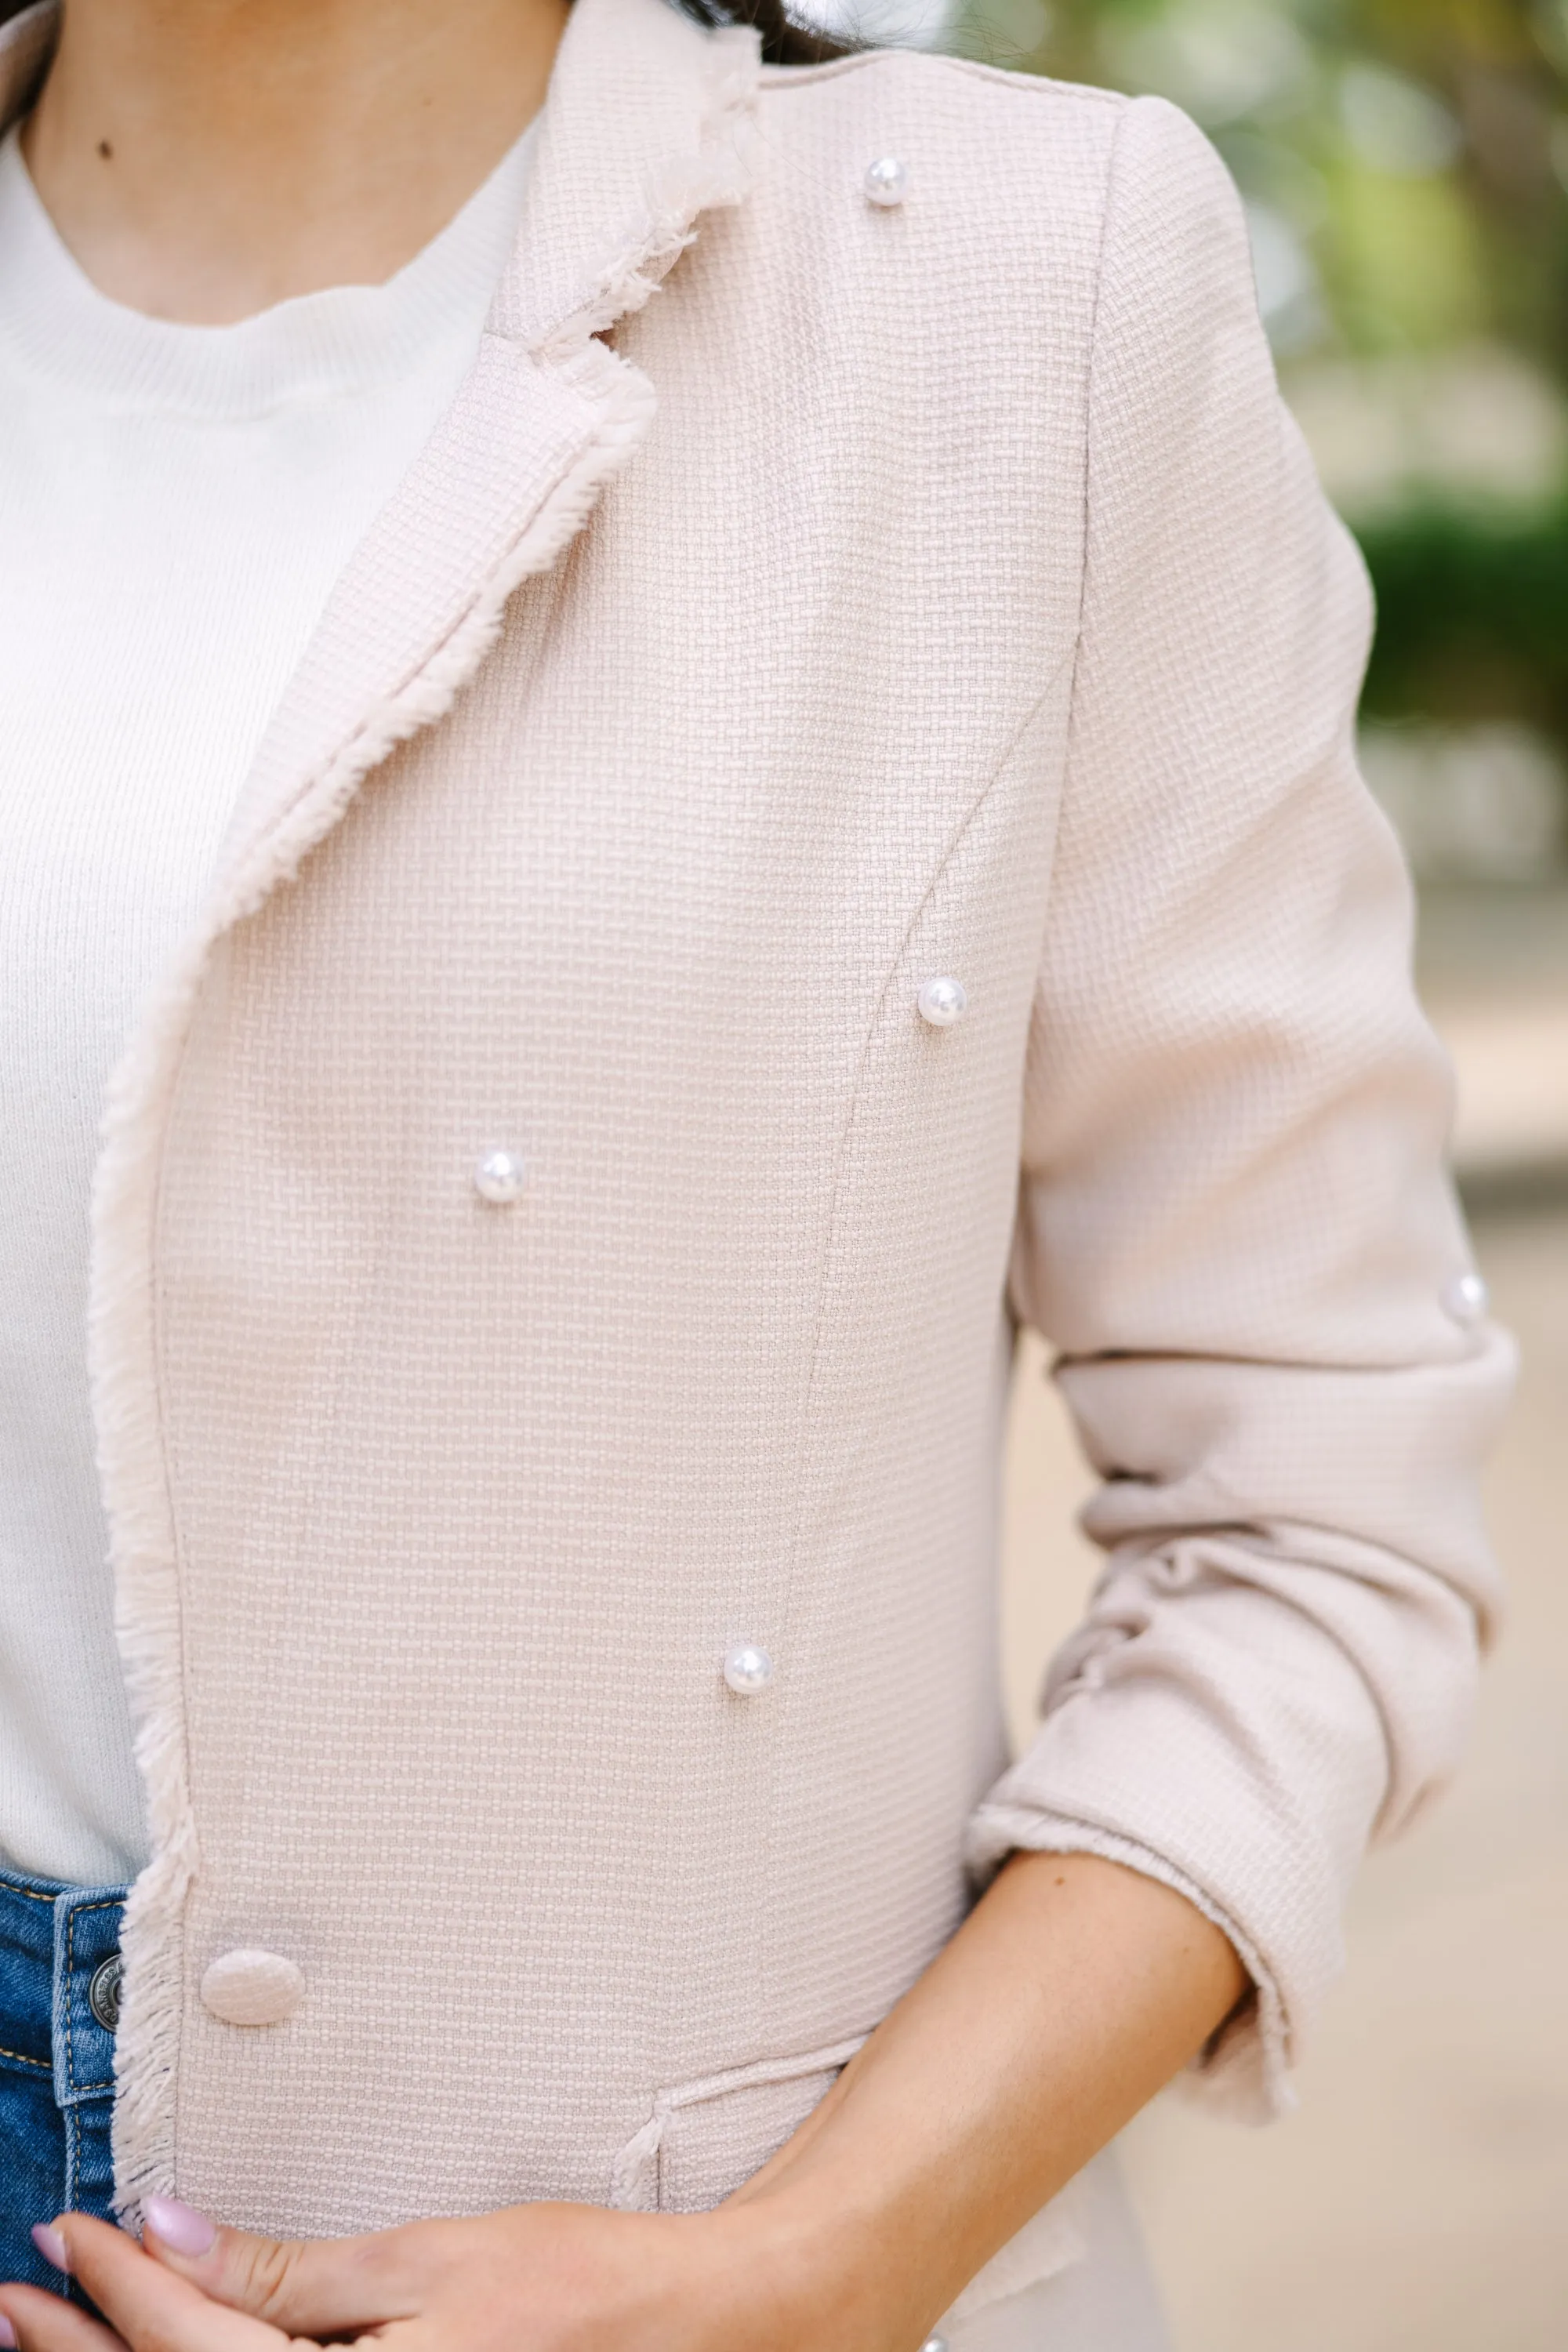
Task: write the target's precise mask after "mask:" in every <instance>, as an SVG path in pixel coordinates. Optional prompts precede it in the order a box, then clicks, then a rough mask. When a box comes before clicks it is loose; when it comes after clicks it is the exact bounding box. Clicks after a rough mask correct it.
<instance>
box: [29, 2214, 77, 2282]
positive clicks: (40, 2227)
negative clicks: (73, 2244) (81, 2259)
mask: <svg viewBox="0 0 1568 2352" xmlns="http://www.w3.org/2000/svg"><path fill="white" fill-rule="evenodd" d="M33 2243H34V2245H35V2246H37V2250H38V2252H39V2253H40V2254H42V2256H43V2258H44V2260H45V2262H47V2263H53V2264H54V2266H55V2268H56V2270H58V2271H64V2273H65V2274H66V2276H67V2278H69V2276H70V2267H71V2258H70V2256H69V2254H68V2252H66V2242H65V2240H64V2239H63V2238H62V2237H61V2235H60V2233H59V2231H58V2230H57V2229H54V2228H53V2227H51V2225H50V2224H49V2223H48V2222H47V2221H35V2222H34V2224H33Z"/></svg>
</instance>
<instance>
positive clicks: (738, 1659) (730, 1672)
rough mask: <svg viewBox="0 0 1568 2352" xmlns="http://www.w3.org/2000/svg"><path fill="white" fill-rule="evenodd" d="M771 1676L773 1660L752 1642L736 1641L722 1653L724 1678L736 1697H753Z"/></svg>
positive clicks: (768, 1682) (764, 1686) (769, 1680)
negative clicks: (729, 1648) (732, 1646)
mask: <svg viewBox="0 0 1568 2352" xmlns="http://www.w3.org/2000/svg"><path fill="white" fill-rule="evenodd" d="M724 1680H725V1681H726V1682H727V1683H728V1684H729V1685H730V1688H731V1690H732V1691H733V1692H734V1693H735V1696H737V1698H755V1697H756V1696H757V1693H758V1692H759V1691H765V1690H766V1688H767V1686H768V1685H769V1684H770V1683H771V1682H772V1680H773V1660H772V1659H771V1658H770V1657H769V1655H768V1654H767V1652H766V1651H765V1650H759V1649H758V1648H757V1646H756V1644H755V1643H754V1642H737V1643H736V1644H735V1646H734V1648H733V1649H732V1650H726V1651H725V1653H724Z"/></svg>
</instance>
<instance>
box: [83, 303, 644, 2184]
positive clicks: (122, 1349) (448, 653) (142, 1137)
mask: <svg viewBox="0 0 1568 2352" xmlns="http://www.w3.org/2000/svg"><path fill="white" fill-rule="evenodd" d="M595 357H596V362H597V371H596V372H597V373H599V396H600V398H601V399H602V401H603V403H604V413H603V415H602V416H601V418H600V421H599V423H598V425H597V426H596V428H595V433H594V436H593V439H592V441H591V442H590V444H589V446H588V447H587V448H586V449H585V450H584V453H583V455H582V457H580V459H579V460H578V462H577V464H576V465H575V466H574V467H573V469H572V470H571V471H570V472H569V473H568V474H567V475H566V476H565V477H564V478H563V480H562V481H561V483H560V484H559V485H558V487H557V488H556V489H555V490H554V492H553V493H552V496H551V497H550V498H549V499H547V500H546V502H545V504H544V506H543V507H542V509H540V511H539V513H538V515H537V516H536V517H535V519H534V520H533V522H532V524H531V526H530V528H529V529H528V530H526V531H525V532H524V533H523V535H522V537H521V539H520V540H519V541H518V543H517V545H516V546H515V548H514V549H513V550H512V551H511V553H510V556H509V557H508V559H507V560H506V562H504V563H503V564H502V565H501V566H500V568H499V569H498V570H497V572H495V573H494V574H493V575H492V576H491V578H490V580H489V583H487V585H486V587H485V590H484V592H483V593H482V595H481V596H480V597H479V600H478V601H477V602H476V604H474V606H473V607H472V609H471V610H470V612H469V613H468V615H467V616H466V618H465V619H464V621H463V622H462V623H461V625H459V626H458V628H457V629H456V630H455V631H454V632H453V634H452V635H451V636H450V637H449V638H448V639H447V643H446V644H445V645H444V646H441V647H440V648H439V649H438V650H437V652H436V653H435V654H434V655H433V656H431V658H430V659H429V660H428V661H427V662H426V663H425V664H424V665H423V667H421V668H420V669H419V671H418V672H417V673H416V675H415V676H414V677H411V678H410V679H409V680H408V681H407V683H406V684H405V686H404V687H403V688H400V689H399V690H398V692H397V693H396V694H395V695H393V696H391V697H389V698H387V700H386V701H385V702H384V703H383V704H382V705H381V706H380V707H379V708H378V709H375V710H374V711H373V712H371V713H370V715H369V716H368V717H367V719H366V720H365V722H364V724H363V726H362V727H361V729H360V730H359V731H358V732H357V733H356V734H355V736H354V737H353V740H351V741H350V742H349V743H347V744H345V745H344V747H343V748H342V751H340V752H339V753H338V754H337V756H336V757H335V758H334V759H333V760H332V761H331V762H330V763H329V765H328V766H327V767H326V768H325V769H323V770H322V771H321V772H320V773H319V774H318V775H316V776H315V777H313V778H312V779H311V780H310V782H309V783H308V784H307V786H306V787H305V789H304V790H303V791H302V792H301V793H300V795H299V797H298V799H297V800H296V801H295V803H293V805H292V807H291V808H290V810H289V813H288V814H287V815H286V816H285V817H284V818H283V820H282V822H281V823H280V824H278V825H276V826H274V827H273V828H272V829H271V830H270V831H269V832H268V834H267V835H266V836H265V838H264V839H263V840H262V841H261V842H259V843H258V845H256V848H255V851H254V853H253V856H252V858H251V859H249V860H247V861H244V862H242V864H241V866H240V867H239V868H238V869H237V871H236V872H235V874H234V875H233V876H232V877H231V878H230V880H229V881H228V883H227V885H226V887H224V888H223V889H222V890H221V891H220V893H219V894H218V895H217V897H216V898H215V900H214V901H213V903H212V904H211V905H210V906H209V907H208V908H207V910H206V913H205V918H204V920H203V924H202V928H201V929H200V931H199V932H198V933H197V934H195V937H194V938H193V939H192V940H190V941H189V942H188V943H187V945H186V947H185V948H184V950H183V951H182V953H181V954H180V956H179V958H178V959H177V961H176V962H175V964H174V967H173V968H172V969H171V970H170V971H169V972H168V973H167V975H166V976H165V980H164V982H163V987H162V988H161V990H160V991H159V992H158V995H157V998H156V999H155V1001H154V1003H153V1006H152V1008H151V1010H150V1011H149V1013H148V1014H147V1016H146V1017H145V1019H144V1020H143V1022H142V1025H141V1028H140V1029H139V1031H138V1033H137V1034H136V1036H135V1038H134V1040H133V1042H132V1047H131V1049H130V1051H129V1053H128V1054H127V1055H126V1056H125V1058H124V1059H123V1060H122V1061H121V1065H120V1066H119V1068H118V1070H117V1071H116V1073H115V1076H114V1078H113V1080H112V1082H111V1086H110V1100H109V1108H108V1113H107V1117H106V1119H105V1123H104V1140H103V1150H102V1154H101V1157H100V1161H99V1166H98V1171H97V1176H96V1179H95V1182H94V1190H93V1244H94V1295H93V1305H92V1310H91V1316H90V1321H89V1339H90V1352H91V1359H92V1372H93V1390H94V1406H95V1412H96V1416H97V1423H98V1429H99V1467H100V1476H101V1479H102V1485H103V1491H104V1496H105V1501H106V1504H107V1506H108V1510H109V1517H110V1527H111V1528H112V1530H113V1535H112V1542H111V1559H112V1562H113V1568H114V1574H115V1580H116V1593H117V1601H116V1609H117V1622H118V1629H119V1638H120V1645H121V1658H122V1662H123V1664H124V1669H125V1675H126V1680H127V1684H128V1686H129V1689H130V1692H131V1696H132V1706H133V1707H134V1710H135V1713H136V1717H137V1719H138V1722H139V1723H140V1725H141V1730H140V1732H139V1735H138V1739H137V1759H138V1762H139V1764H140V1766H141V1769H142V1777H143V1780H144V1782H145V1786H146V1790H147V1799H148V1811H149V1827H150V1831H151V1835H152V1842H153V1861H152V1863H151V1864H149V1866H148V1867H147V1869H146V1870H145V1871H144V1872H143V1873H142V1875H141V1877H140V1878H138V1880H137V1881H136V1884H135V1885H134V1887H133V1888H132V1893H131V1895H130V1899H129V1901H128V1903H127V1906H126V1911H125V1921H124V1932H123V1947H122V1948H123V1950H124V1954H125V1964H126V1968H125V1985H126V2002H125V2011H124V2015H123V2018H122V2020H121V2027H120V2031H119V2033H118V2036H117V2038H116V2043H115V2075H116V2083H117V2098H116V2105H115V2116H114V2158H115V2175H116V2196H115V2202H116V2206H117V2209H118V2210H120V2211H121V2214H122V2215H124V2216H125V2217H126V2218H127V2219H128V2220H129V2221H132V2222H134V2221H135V2219H136V2216H137V2214H138V2213H139V2210H140V2208H141V2207H142V2204H143V2202H144V2201H145V2200H146V2199H147V2198H148V2197H149V2196H152V2195H155V2194H163V2195H167V2194H169V2193H171V2192H172V2191H173V2190H174V2187H175V2185H176V2183H175V2179H174V2098H175V2081H174V2077H175V2067H176V2063H177V2060H178V2055H179V2042H180V2032H181V2021H182V2012H183V2008H184V1933H183V1930H184V1909H185V1904H186V1900H187V1897H188V1895H189V1892H190V1887H191V1883H192V1880H193V1878H194V1876H195V1869H196V1863H197V1843H196V1830H195V1818H194V1815H193V1812H192V1809H191V1800H190V1787H189V1778H188V1769H187V1758H186V1748H185V1717H184V1688H183V1676H184V1635H183V1627H182V1623H181V1612H180V1593H179V1578H178V1567H177V1560H176V1553H175V1540H174V1523H173V1518H172V1509H171V1499H170V1491H169V1483H168V1479H167V1475H166V1468H165V1463H164V1456H163V1429H162V1417H161V1412H160V1408H159V1393H158V1363H157V1328H156V1301H155V1298H154V1296H153V1284H152V1267H153V1225H154V1221H155V1218H156V1213H157V1193H158V1176H159V1160H160V1155H161V1152H162V1148H163V1134H164V1130H165V1128H166V1124H167V1120H168V1116H169V1112H170V1108H171V1106H172V1102H173V1098H174V1089H175V1086H176V1084H177V1081H178V1076H179V1069H180V1064H181V1059H182V1055H183V1051H184V1043H185V1039H186V1036H187V1034H188V1032H189V1027H190V1023H191V1019H192V1015H193V1013H194V1011H195V1001H196V995H197V992H198V990H199V988H200V984H201V981H202V977H203V974H204V972H205V968H206V964H207V961H208V958H209V957H210V955H211V952H212V950H213V948H214V946H215V945H216V942H217V940H219V939H220V938H221V937H222V936H223V934H224V933H225V932H226V930H227V929H230V927H231V926H232V925H233V924H235V923H236V922H238V921H240V920H241V919H244V918H245V917H246V916H247V915H250V914H254V913H255V912H256V911H257V909H258V908H259V907H260V906H261V905H262V904H263V902H264V901H265V900H266V898H268V896H269V895H270V893H271V892H272V891H273V890H274V889H275V888H277V887H279V884H281V883H284V882H287V881H289V880H292V879H293V878H294V877H295V876H296V875H297V874H298V873H299V870H300V866H301V865H302V863H303V861H304V859H305V858H306V856H308V855H309V854H310V851H311V850H312V849H313V848H315V847H316V846H317V845H318V844H319V843H320V842H321V841H322V840H323V839H324V838H325V837H326V835H328V834H329V833H330V832H331V830H332V828H333V827H334V826H335V825H336V824H338V822H339V821H340V819H341V818H342V815H343V814H344V813H345V811H346V810H347V808H348V807H349V804H350V803H351V802H352V801H353V796H354V794H355V793H356V792H357V791H358V789H359V787H360V784H361V783H362V782H363V780H364V778H365V777H366V776H367V775H368V774H370V773H371V772H372V771H373V770H374V768H376V767H378V766H379V765H380V764H381V762H382V761H384V759H385V758H386V757H387V755H388V753H389V752H390V751H393V750H394V749H395V746H396V745H397V744H399V743H401V742H404V741H406V740H408V738H410V737H411V736H413V735H416V734H417V733H418V732H419V731H420V730H422V729H424V728H426V727H429V726H432V725H434V724H435V723H436V722H437V720H438V719H442V718H444V717H445V715H446V713H447V711H448V710H449V709H450V708H451V706H452V704H453V702H454V700H455V699H456V698H457V696H458V692H459V691H460V689H461V688H463V687H464V686H465V685H466V684H467V682H468V679H469V678H470V677H473V675H474V673H475V671H476V670H477V669H478V668H479V665H480V663H481V662H482V661H483V660H484V658H485V656H486V655H487V654H488V653H489V650H490V648H491V646H493V645H494V644H495V642H496V639H497V638H498V637H499V635H500V631H501V628H502V625H503V624H504V620H505V613H506V605H507V600H508V599H509V597H510V595H511V594H512V593H513V591H514V590H515V589H516V588H517V587H518V586H519V585H520V584H521V583H522V582H523V581H524V580H526V579H528V578H530V577H531V576H532V575H534V574H535V573H538V572H545V571H548V570H549V568H550V567H551V565H552V563H553V562H555V560H556V558H557V557H558V556H559V555H560V554H561V553H562V552H563V550H564V549H565V548H566V547H567V546H568V545H569V544H570V542H571V541H572V540H573V539H574V537H575V535H576V533H577V532H578V531H579V530H582V528H583V526H584V523H585V522H586V520H587V519H588V517H589V515H590V513H591V512H592V510H593V508H594V506H595V502H596V500H597V499H598V498H599V495H600V493H601V491H602V490H603V488H604V487H605V483H606V481H608V479H609V478H610V477H611V476H612V475H613V474H614V473H615V472H616V470H617V469H618V468H619V467H621V466H622V465H624V464H625V463H626V459H627V458H628V457H630V456H631V454H632V452H633V450H634V449H636V447H637V445H638V443H639V442H640V441H641V440H642V439H643V438H644V436H645V435H646V434H647V429H648V425H649V423H650V422H651V419H652V416H653V411H654V404H655V395H654V389H653V386H652V384H651V383H649V382H648V380H647V377H646V376H644V375H643V374H642V373H640V371H638V370H637V369H635V368H632V367H629V366H628V365H626V362H623V361H620V360H617V359H616V358H615V357H614V356H613V355H612V354H611V353H610V352H606V351H605V350H604V349H603V348H602V347H596V349H595ZM579 388H584V385H583V381H582V372H579Z"/></svg>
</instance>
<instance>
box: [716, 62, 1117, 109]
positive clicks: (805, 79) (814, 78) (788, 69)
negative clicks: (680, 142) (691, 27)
mask: <svg viewBox="0 0 1568 2352" xmlns="http://www.w3.org/2000/svg"><path fill="white" fill-rule="evenodd" d="M890 58H897V59H898V61H899V62H900V65H902V64H905V63H907V62H908V61H909V60H910V59H911V58H919V59H920V60H921V68H939V69H944V70H947V71H950V72H956V73H962V74H967V75H969V76H971V77H972V78H973V79H974V80H976V81H987V82H994V83H998V84H999V85H1000V86H1001V88H1002V89H1015V90H1016V91H1017V93H1018V95H1019V97H1020V98H1036V97H1045V98H1057V99H1061V98H1087V99H1089V100H1093V101H1094V103H1095V104H1096V105H1099V106H1111V107H1119V106H1129V105H1131V100H1130V99H1129V98H1128V97H1127V96H1126V95H1125V94H1124V93H1123V92H1122V91H1121V90H1119V89H1100V87H1099V86H1098V84H1096V83H1094V82H1089V81H1058V80H1057V79H1055V78H1054V77H1053V76H1051V75H1049V74H1020V73H1015V72H1013V71H1012V70H1011V69H1010V68H1008V67H1006V66H992V65H987V64H986V63H985V61H984V58H953V57H945V56H936V55H933V54H932V53H931V51H930V50H918V49H917V50H910V49H889V48H877V49H858V50H857V51H855V53H854V54H853V55H852V56H850V57H847V58H824V60H823V62H822V64H821V65H818V66H772V65H764V66H763V68H762V70H761V74H760V76H759V87H760V88H761V89H764V90H769V89H772V90H784V91H788V90H792V89H805V88H806V87H807V86H808V85H810V84H812V83H815V82H820V81H840V80H842V79H843V78H844V76H845V75H846V74H851V73H859V72H861V71H863V70H864V69H865V68H866V67H868V66H877V65H886V64H887V63H888V62H889V59H890ZM917 69H918V68H917Z"/></svg>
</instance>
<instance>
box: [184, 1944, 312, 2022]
mask: <svg viewBox="0 0 1568 2352" xmlns="http://www.w3.org/2000/svg"><path fill="white" fill-rule="evenodd" d="M304 1998H305V1978H304V1972H303V1971H302V1970H301V1969H299V1968H297V1967H296V1965H295V1963H294V1962H293V1961H292V1960H286V1959H285V1958H283V1956H282V1954H281V1953H279V1952H256V1951H250V1950H247V1949H243V1948H242V1949H241V1950H239V1951H237V1952H225V1953H224V1954H223V1956H222V1958H219V1959H216V1960H214V1962H213V1963H212V1966H211V1967H210V1968H209V1969H207V1971H206V1973H205V1976H204V1977H203V1979H202V2007H203V2008H204V2009H205V2010H206V2011H209V2012H210V2014H211V2015H212V2016H214V2017H216V2018H220V2019H221V2020H222V2021H223V2022H224V2024H225V2025H281V2024H282V2022H283V2021H284V2019H285V2018H288V2017H292V2016H293V2014H294V2012H295V2011H296V2010H297V2009H298V2008H299V2007H300V2003H301V2001H302V2000H304Z"/></svg>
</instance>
